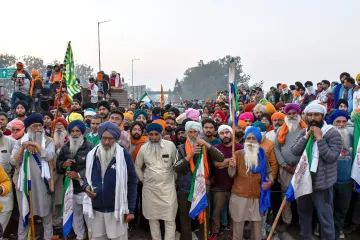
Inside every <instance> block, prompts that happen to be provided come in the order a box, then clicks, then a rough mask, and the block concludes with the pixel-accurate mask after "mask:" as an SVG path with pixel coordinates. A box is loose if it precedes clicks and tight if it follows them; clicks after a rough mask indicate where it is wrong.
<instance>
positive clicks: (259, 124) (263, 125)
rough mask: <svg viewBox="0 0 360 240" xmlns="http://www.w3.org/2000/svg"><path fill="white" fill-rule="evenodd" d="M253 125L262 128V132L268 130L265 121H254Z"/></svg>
mask: <svg viewBox="0 0 360 240" xmlns="http://www.w3.org/2000/svg"><path fill="white" fill-rule="evenodd" d="M252 126H253V127H257V128H260V131H261V132H265V131H266V126H265V124H263V123H262V122H260V121H256V122H254V123H253V125H252Z"/></svg>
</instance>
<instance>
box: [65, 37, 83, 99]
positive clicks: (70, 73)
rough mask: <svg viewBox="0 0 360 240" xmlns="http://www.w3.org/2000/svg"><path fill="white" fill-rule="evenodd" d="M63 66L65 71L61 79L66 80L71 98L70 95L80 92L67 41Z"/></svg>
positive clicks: (69, 45) (69, 44)
mask: <svg viewBox="0 0 360 240" xmlns="http://www.w3.org/2000/svg"><path fill="white" fill-rule="evenodd" d="M64 68H65V69H64V70H65V71H64V73H63V80H64V81H65V82H66V86H67V91H68V94H69V96H70V97H71V99H72V96H74V95H75V94H76V93H79V92H80V86H79V85H78V84H77V82H76V73H75V64H74V56H73V51H72V48H71V42H69V43H68V47H67V49H66V53H65V57H64Z"/></svg>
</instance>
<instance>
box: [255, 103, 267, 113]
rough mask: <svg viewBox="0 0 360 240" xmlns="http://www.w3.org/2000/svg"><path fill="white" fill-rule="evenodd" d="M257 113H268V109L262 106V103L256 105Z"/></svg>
mask: <svg viewBox="0 0 360 240" xmlns="http://www.w3.org/2000/svg"><path fill="white" fill-rule="evenodd" d="M257 111H259V112H262V113H265V112H267V111H266V107H265V106H264V105H262V104H260V103H258V104H256V106H255V107H254V108H253V112H254V113H255V112H257Z"/></svg>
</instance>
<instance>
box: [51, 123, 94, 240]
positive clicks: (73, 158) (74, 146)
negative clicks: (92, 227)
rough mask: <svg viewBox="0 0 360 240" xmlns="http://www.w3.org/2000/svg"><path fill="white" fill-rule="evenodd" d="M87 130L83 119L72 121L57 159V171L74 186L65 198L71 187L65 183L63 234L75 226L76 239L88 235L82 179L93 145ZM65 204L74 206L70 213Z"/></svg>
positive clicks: (66, 233) (65, 234)
mask: <svg viewBox="0 0 360 240" xmlns="http://www.w3.org/2000/svg"><path fill="white" fill-rule="evenodd" d="M85 130H86V126H85V124H84V123H83V122H82V121H80V120H75V121H72V122H71V123H70V124H69V127H68V129H67V131H68V132H69V135H70V137H69V141H68V142H67V143H66V144H65V145H64V146H63V147H62V148H61V150H60V154H59V156H58V157H57V159H56V170H57V172H58V173H59V174H66V176H65V178H66V177H67V178H69V179H70V181H72V184H71V185H72V186H73V194H71V195H73V197H72V198H71V196H70V197H69V198H64V197H65V196H68V195H67V194H66V193H67V192H68V191H69V189H70V186H69V185H66V184H64V193H65V194H63V204H62V209H61V210H62V213H63V214H62V216H63V233H64V234H63V235H64V237H66V236H67V235H68V234H69V233H70V231H71V228H72V227H73V228H74V232H75V234H76V239H85V237H86V232H85V224H84V215H83V206H82V204H83V199H84V197H85V192H84V190H83V189H82V187H81V184H82V180H81V179H82V178H84V177H85V169H86V155H87V154H88V152H90V151H91V149H92V148H93V146H92V144H91V143H90V142H87V141H86V138H85V137H84V133H85ZM62 180H63V179H62ZM70 181H69V182H70ZM65 182H66V181H65ZM64 204H65V206H68V205H72V206H73V208H72V209H71V210H70V211H71V212H70V213H69V215H67V214H66V210H67V209H64ZM67 216H72V217H71V218H70V217H67Z"/></svg>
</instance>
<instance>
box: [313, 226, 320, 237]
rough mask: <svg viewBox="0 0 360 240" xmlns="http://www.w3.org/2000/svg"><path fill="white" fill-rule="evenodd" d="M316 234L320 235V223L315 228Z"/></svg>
mask: <svg viewBox="0 0 360 240" xmlns="http://www.w3.org/2000/svg"><path fill="white" fill-rule="evenodd" d="M314 235H315V236H320V232H319V224H316V228H315V230H314Z"/></svg>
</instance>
